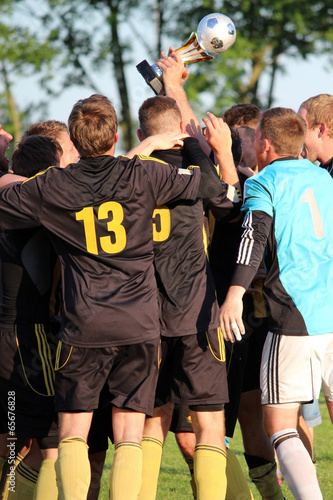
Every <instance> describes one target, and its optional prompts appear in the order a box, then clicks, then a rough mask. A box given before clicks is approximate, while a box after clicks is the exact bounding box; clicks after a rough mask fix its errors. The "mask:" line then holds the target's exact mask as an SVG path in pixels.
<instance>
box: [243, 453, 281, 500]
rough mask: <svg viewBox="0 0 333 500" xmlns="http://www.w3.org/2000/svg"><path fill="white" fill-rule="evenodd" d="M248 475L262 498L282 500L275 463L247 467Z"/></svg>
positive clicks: (265, 499)
mask: <svg viewBox="0 0 333 500" xmlns="http://www.w3.org/2000/svg"><path fill="white" fill-rule="evenodd" d="M249 475H250V478H251V480H252V482H253V483H254V484H255V486H256V488H257V490H258V491H259V493H260V495H261V497H262V498H263V499H264V500H283V499H284V496H283V493H282V490H281V486H280V485H279V481H278V478H277V476H276V463H275V462H268V463H267V464H265V465H260V466H259V467H254V468H253V469H249Z"/></svg>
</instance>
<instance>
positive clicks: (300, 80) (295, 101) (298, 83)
mask: <svg viewBox="0 0 333 500" xmlns="http://www.w3.org/2000/svg"><path fill="white" fill-rule="evenodd" d="M236 42H237V40H236ZM165 50H166V51H167V47H166V48H165ZM229 50H232V47H231V48H230V49H229ZM215 57H223V55H221V56H215ZM144 58H146V55H145V52H144V49H143V48H142V47H140V44H137V45H136V50H135V53H132V64H131V66H129V67H127V70H126V71H127V77H128V85H129V93H130V102H131V108H132V114H133V117H134V118H135V117H136V116H137V111H138V109H139V107H140V105H141V103H142V102H143V101H144V99H146V98H147V97H151V96H153V95H154V94H153V91H152V90H151V89H150V88H149V87H148V86H147V85H146V83H145V82H144V80H143V78H142V77H141V75H140V74H139V73H138V71H137V70H136V67H135V66H136V64H138V63H139V62H140V61H141V60H142V59H144ZM148 62H149V63H150V64H152V63H153V62H155V61H150V60H149V61H148ZM280 62H282V64H283V66H284V68H285V72H284V73H283V74H282V73H281V72H278V74H277V76H276V81H275V88H274V97H275V101H274V103H273V105H274V106H284V107H291V108H293V109H295V110H297V109H298V107H299V105H300V104H301V103H302V102H303V101H304V100H305V99H307V98H308V97H310V96H313V95H316V94H320V93H329V94H333V68H332V66H331V65H329V62H328V56H318V55H317V56H313V57H310V58H309V59H308V60H306V61H304V60H302V59H296V58H286V57H284V58H282V59H281V61H280ZM199 64H205V65H207V70H208V64H209V62H204V63H199ZM325 68H326V69H325ZM327 68H329V71H327ZM189 69H191V67H190V66H189ZM93 78H94V80H95V81H96V83H98V88H99V89H100V91H101V92H102V93H103V94H105V95H107V96H108V97H109V98H110V99H111V100H112V102H113V104H114V106H115V108H116V110H120V102H119V98H118V94H117V89H116V87H115V84H114V81H113V78H112V75H111V70H110V69H109V68H106V71H105V74H104V75H100V74H98V75H96V77H95V75H93ZM15 90H16V91H15V95H16V96H17V100H18V103H19V105H21V106H24V104H25V103H26V102H27V100H28V101H29V102H30V101H31V99H32V98H34V100H35V101H38V99H39V92H40V90H39V89H38V87H36V84H34V83H33V81H31V82H29V80H28V81H23V80H22V81H20V82H18V84H17V87H16V89H15ZM92 93H93V91H92V89H91V88H89V87H86V88H85V87H72V88H70V89H66V90H65V91H63V92H62V93H61V95H60V96H59V97H57V98H52V100H51V101H50V105H49V118H52V119H56V120H60V121H64V122H67V119H68V115H69V112H70V110H71V108H72V106H73V104H74V103H75V102H76V101H77V100H78V99H81V98H84V97H88V96H89V95H91V94H92ZM207 111H209V110H208V109H207ZM199 118H201V117H199ZM118 152H119V153H123V152H124V151H122V150H121V148H119V149H118Z"/></svg>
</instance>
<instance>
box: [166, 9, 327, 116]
mask: <svg viewBox="0 0 333 500" xmlns="http://www.w3.org/2000/svg"><path fill="white" fill-rule="evenodd" d="M212 12H222V13H224V14H226V15H227V16H229V17H230V18H231V19H232V20H233V22H234V24H235V26H236V30H237V39H236V42H235V44H234V45H233V46H232V47H231V48H230V49H229V51H227V52H225V53H224V54H221V55H218V56H216V58H215V60H214V61H209V62H207V63H203V64H198V65H195V67H194V66H192V68H191V73H192V75H191V77H190V85H189V95H190V97H192V98H196V97H197V95H198V93H202V100H204V99H205V97H206V96H207V92H209V93H211V94H213V96H214V102H215V110H218V112H220V111H221V109H222V108H224V107H226V106H229V105H230V104H233V103H235V102H252V103H254V104H257V105H259V106H260V107H262V108H266V107H270V106H271V105H272V104H273V103H274V82H275V78H276V75H277V73H278V72H282V71H284V67H283V65H282V63H281V58H282V56H289V57H292V58H295V59H296V58H300V57H301V58H303V59H307V58H308V57H309V56H310V55H313V54H323V53H331V52H332V48H333V2H332V0H330V1H326V2H324V1H322V0H314V1H312V2H304V0H303V1H300V0H276V1H274V2H272V1H271V0H256V1H253V0H224V1H214V0H206V1H194V2H186V1H185V2H182V4H181V6H180V8H179V9H178V13H179V16H178V23H177V24H178V27H180V26H182V32H183V33H184V34H185V33H188V32H189V31H191V30H194V29H195V27H196V25H197V24H198V22H199V21H200V20H201V19H202V18H203V17H204V16H205V15H207V14H209V13H212ZM177 34H178V36H179V30H178V31H177V32H175V33H174V35H177ZM264 77H265V78H266V80H267V81H268V82H269V83H268V86H267V87H266V88H263V85H262V81H263V79H264ZM309 77H310V75H309Z"/></svg>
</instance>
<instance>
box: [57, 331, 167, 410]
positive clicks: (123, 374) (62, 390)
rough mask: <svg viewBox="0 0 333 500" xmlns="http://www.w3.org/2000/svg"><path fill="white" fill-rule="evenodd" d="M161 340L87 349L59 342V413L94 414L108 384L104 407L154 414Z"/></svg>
mask: <svg viewBox="0 0 333 500" xmlns="http://www.w3.org/2000/svg"><path fill="white" fill-rule="evenodd" d="M159 346H160V340H159V338H157V339H153V340H149V341H146V342H142V343H139V344H131V345H127V346H120V347H100V348H83V347H74V346H70V345H67V344H63V343H62V342H59V346H58V354H57V360H56V379H55V387H56V410H57V411H60V412H76V411H80V412H84V411H93V410H94V409H95V408H98V406H99V397H100V394H101V391H102V389H103V386H104V385H105V384H106V385H107V388H108V391H107V395H105V397H104V406H105V405H107V404H112V405H114V406H116V407H118V408H124V409H128V410H133V411H138V412H142V413H146V414H147V415H151V414H152V412H153V407H154V394H155V388H156V382H157V376H158V355H159Z"/></svg>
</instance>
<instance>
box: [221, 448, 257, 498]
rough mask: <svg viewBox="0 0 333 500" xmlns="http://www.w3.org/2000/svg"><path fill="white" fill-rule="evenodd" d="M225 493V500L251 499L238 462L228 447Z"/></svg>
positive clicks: (251, 496)
mask: <svg viewBox="0 0 333 500" xmlns="http://www.w3.org/2000/svg"><path fill="white" fill-rule="evenodd" d="M226 474H227V494H226V497H225V498H226V500H233V499H235V498H241V499H242V500H253V495H252V493H251V491H250V488H249V485H248V484H247V481H246V479H245V476H244V474H243V471H242V468H241V466H240V463H239V462H238V460H237V457H236V455H235V454H234V452H233V451H232V450H230V448H228V449H227V468H226Z"/></svg>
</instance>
